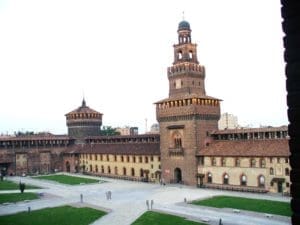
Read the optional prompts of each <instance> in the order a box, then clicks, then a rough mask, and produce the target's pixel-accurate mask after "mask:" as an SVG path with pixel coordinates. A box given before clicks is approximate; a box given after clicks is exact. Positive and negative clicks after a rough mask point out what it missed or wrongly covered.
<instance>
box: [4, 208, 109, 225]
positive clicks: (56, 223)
mask: <svg viewBox="0 0 300 225" xmlns="http://www.w3.org/2000/svg"><path fill="white" fill-rule="evenodd" d="M105 214H106V213H105V212H102V211H99V210H96V209H91V208H74V207H71V206H61V207H56V208H45V209H40V210H35V211H31V212H30V213H28V212H21V213H17V214H13V215H6V216H0V225H41V224H43V225H70V224H72V225H88V224H90V223H92V222H93V221H95V220H96V219H98V218H100V217H102V216H104V215H105Z"/></svg>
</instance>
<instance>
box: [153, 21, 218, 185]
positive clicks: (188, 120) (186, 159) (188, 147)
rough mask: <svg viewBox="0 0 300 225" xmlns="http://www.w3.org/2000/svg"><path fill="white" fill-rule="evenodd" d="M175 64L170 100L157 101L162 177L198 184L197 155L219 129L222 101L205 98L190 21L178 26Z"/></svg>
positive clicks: (170, 75)
mask: <svg viewBox="0 0 300 225" xmlns="http://www.w3.org/2000/svg"><path fill="white" fill-rule="evenodd" d="M177 33H178V43H177V44H175V45H173V47H174V61H173V65H172V66H171V67H169V68H168V71H167V73H168V79H169V97H168V98H166V99H164V100H161V101H159V102H156V118H157V121H158V122H159V127H160V149H161V165H162V178H163V179H165V181H166V182H170V183H172V182H174V183H185V184H188V185H196V184H197V158H196V154H197V153H198V152H199V150H200V149H201V148H202V147H204V146H205V139H206V136H207V134H208V132H210V131H212V130H217V128H218V120H219V118H220V100H219V99H217V98H213V97H210V96H207V95H206V91H205V83H204V81H205V69H204V66H202V65H200V64H199V61H198V58H197V45H196V44H194V43H192V36H191V33H192V30H191V27H190V24H189V22H187V21H185V20H184V21H181V22H180V23H179V26H178V30H177Z"/></svg>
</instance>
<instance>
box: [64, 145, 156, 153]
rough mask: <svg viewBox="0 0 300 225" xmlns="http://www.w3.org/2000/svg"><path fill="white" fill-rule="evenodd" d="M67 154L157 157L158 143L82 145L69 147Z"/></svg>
mask: <svg viewBox="0 0 300 225" xmlns="http://www.w3.org/2000/svg"><path fill="white" fill-rule="evenodd" d="M65 153H69V154H74V153H78V154H87V153H92V154H95V153H97V154H114V155H159V154H160V148H159V143H117V144H82V145H80V144H79V145H76V146H73V147H70V148H69V150H68V151H66V152H65Z"/></svg>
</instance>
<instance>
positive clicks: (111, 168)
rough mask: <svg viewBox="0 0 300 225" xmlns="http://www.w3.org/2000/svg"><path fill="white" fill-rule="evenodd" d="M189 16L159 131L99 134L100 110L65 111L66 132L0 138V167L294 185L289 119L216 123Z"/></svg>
mask: <svg viewBox="0 0 300 225" xmlns="http://www.w3.org/2000/svg"><path fill="white" fill-rule="evenodd" d="M191 32H192V30H191V28H190V24H189V23H188V22H187V21H181V22H180V23H179V26H178V30H177V33H178V43H177V44H175V45H174V62H173V65H172V66H171V67H169V68H168V70H167V71H168V72H167V76H168V80H169V96H168V98H165V99H163V100H160V101H157V102H156V103H155V104H156V117H157V121H158V122H159V128H160V129H159V130H160V133H159V134H144V135H127V136H101V135H100V130H101V125H102V116H103V115H102V114H101V113H100V112H97V111H95V110H93V109H91V108H89V107H88V106H87V105H86V102H85V100H83V101H82V105H81V106H80V107H78V108H77V109H75V110H73V111H71V112H69V113H67V114H66V115H65V116H66V121H67V127H68V135H52V134H42V135H32V136H17V137H4V138H0V168H1V170H2V172H3V173H6V174H10V175H22V174H43V173H52V172H57V171H65V172H70V173H79V172H80V173H87V174H92V175H98V176H108V177H113V178H118V179H128V180H136V181H147V182H163V183H167V184H168V183H180V184H186V185H191V186H198V187H206V188H218V189H226V190H240V191H252V192H286V193H289V191H290V189H289V187H290V178H289V172H290V165H289V146H288V135H287V127H286V126H283V127H277V128H272V127H269V128H268V127H267V128H255V129H254V128H249V129H227V130H218V120H219V119H220V101H221V100H220V99H218V98H214V97H210V96H208V95H207V94H206V91H205V76H206V74H205V68H204V66H202V65H201V64H199V62H198V59H197V45H196V44H194V43H192V36H191Z"/></svg>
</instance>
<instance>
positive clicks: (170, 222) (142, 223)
mask: <svg viewBox="0 0 300 225" xmlns="http://www.w3.org/2000/svg"><path fill="white" fill-rule="evenodd" d="M0 218H1V217H0ZM132 225H206V224H204V223H198V222H194V221H190V220H186V219H185V218H183V217H179V216H173V215H170V214H164V213H158V212H152V211H148V212H145V213H144V214H143V215H141V216H140V217H139V218H138V219H137V220H136V221H134V223H133V224H132Z"/></svg>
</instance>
